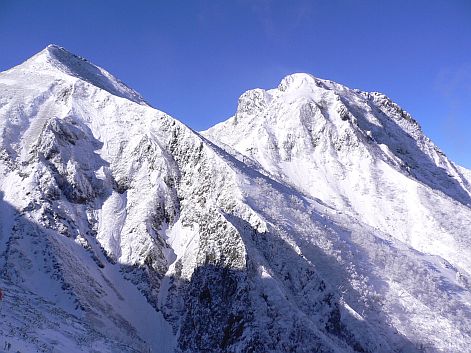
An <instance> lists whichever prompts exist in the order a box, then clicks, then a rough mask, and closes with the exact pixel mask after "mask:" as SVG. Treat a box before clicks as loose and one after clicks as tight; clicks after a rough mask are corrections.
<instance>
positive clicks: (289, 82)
mask: <svg viewBox="0 0 471 353" xmlns="http://www.w3.org/2000/svg"><path fill="white" fill-rule="evenodd" d="M319 82H320V80H319V79H317V78H315V77H314V76H312V75H310V74H306V73H302V72H300V73H294V74H291V75H288V76H285V77H284V78H283V79H282V80H281V82H280V84H279V85H278V89H279V90H280V91H286V90H288V89H292V88H295V89H296V88H299V87H301V86H303V85H315V86H318V85H319Z"/></svg>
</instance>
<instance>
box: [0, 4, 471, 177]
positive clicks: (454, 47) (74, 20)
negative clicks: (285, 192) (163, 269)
mask: <svg viewBox="0 0 471 353" xmlns="http://www.w3.org/2000/svg"><path fill="white" fill-rule="evenodd" d="M470 38H471V1H469V0H463V1H458V0H456V1H446V0H443V1H438V0H436V1H434V0H427V1H422V0H414V1H411V0H407V1H403V0H396V1H387V2H386V1H362V0H343V1H341V0H322V1H321V0H312V1H308V0H306V1H303V0H299V1H298V0H290V1H275V0H273V1H270V0H251V1H250V0H233V1H226V0H213V1H210V0H204V1H203V0H201V1H183V0H180V1H179V0H173V1H171V0H165V1H139V0H137V1H117V0H115V1H106V0H101V1H91V0H81V1H56V0H48V1H37V0H35V1H26V0H24V1H23V0H0V43H1V53H0V70H2V71H3V70H5V69H7V68H9V67H11V66H14V65H16V64H18V63H20V62H22V61H24V60H25V59H26V58H28V57H30V56H31V55H33V54H34V53H35V52H37V51H40V50H41V49H43V48H44V47H45V46H46V45H47V44H50V43H54V44H59V45H61V46H64V47H65V48H66V49H68V50H69V51H72V52H74V53H76V54H79V55H81V56H84V57H86V58H87V59H89V60H90V61H92V62H94V63H95V64H97V65H99V66H102V67H104V68H105V69H107V70H108V71H110V72H111V73H113V74H114V75H115V76H117V77H118V78H120V79H121V80H122V81H124V82H125V83H127V84H128V85H129V86H131V87H132V88H134V89H136V90H137V91H139V92H140V93H141V94H142V95H143V96H144V97H145V98H146V99H147V101H148V102H149V103H151V104H152V105H153V106H155V107H156V108H159V109H161V110H164V111H166V112H167V113H169V114H171V115H172V116H174V117H176V118H178V119H180V120H181V121H183V122H185V123H186V124H187V125H189V126H191V127H192V128H194V129H195V130H202V129H206V128H208V127H209V126H211V125H213V124H215V123H216V122H219V121H222V120H225V119H226V118H228V117H229V116H231V115H232V114H233V113H234V111H235V109H236V105H237V98H238V97H239V95H240V94H241V93H243V92H244V91H246V90H248V89H251V88H256V87H261V88H273V87H275V86H277V85H278V83H279V81H280V80H281V78H282V77H283V76H285V75H287V74H290V73H293V72H309V73H311V74H313V75H315V76H317V77H321V78H326V79H331V80H334V81H337V82H340V83H343V84H345V85H347V86H349V87H352V88H359V89H362V90H367V91H380V92H383V93H385V94H387V95H388V96H390V97H391V98H392V99H393V100H394V101H396V102H397V103H398V104H399V105H401V106H402V107H403V108H404V109H406V110H407V111H409V112H410V113H411V114H412V115H413V117H414V118H415V119H416V120H418V121H419V123H420V124H421V125H422V128H423V130H424V131H425V133H426V134H427V135H428V136H429V137H430V138H431V139H432V140H433V141H434V142H435V143H436V144H437V145H438V146H439V147H440V148H442V149H443V150H444V152H445V153H446V154H447V155H448V156H449V157H450V158H451V159H452V160H454V161H456V162H458V163H459V164H461V165H464V166H466V167H468V168H471V39H470Z"/></svg>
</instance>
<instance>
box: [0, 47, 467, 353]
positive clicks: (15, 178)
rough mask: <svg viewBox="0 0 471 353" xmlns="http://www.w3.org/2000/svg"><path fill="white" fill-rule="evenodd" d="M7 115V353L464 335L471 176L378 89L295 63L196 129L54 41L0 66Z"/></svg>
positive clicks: (0, 126) (228, 348)
mask: <svg viewBox="0 0 471 353" xmlns="http://www.w3.org/2000/svg"><path fill="white" fill-rule="evenodd" d="M0 130H1V137H0V193H1V196H2V197H1V200H0V202H1V215H0V225H1V227H0V232H1V233H0V252H1V257H0V271H1V272H0V273H1V277H0V279H1V282H0V283H1V284H0V288H2V289H3V292H4V294H5V296H4V300H3V301H2V302H1V303H0V315H1V321H0V336H1V337H2V338H3V339H4V341H5V342H8V343H9V344H11V347H12V350H14V349H17V350H21V351H35V350H41V351H46V352H47V351H53V350H54V351H64V352H90V351H93V350H95V351H100V352H107V351H108V352H149V351H150V352H172V351H176V352H287V351H291V352H423V351H425V352H440V351H442V352H458V351H466V350H467V349H468V346H469V344H470V343H471V327H470V324H469V322H470V321H471V311H470V309H471V308H470V305H471V304H470V303H471V293H470V290H471V284H470V281H471V276H470V272H471V270H470V260H469V259H470V258H471V257H470V255H471V254H470V252H471V251H470V249H471V247H470V239H471V235H470V234H469V229H471V227H470V223H471V208H470V203H471V202H470V197H471V196H470V195H471V194H470V189H471V188H470V182H471V181H470V178H469V176H470V171H468V170H466V169H464V168H461V167H458V166H455V165H454V164H453V163H452V162H451V161H449V160H448V159H447V158H446V156H445V155H444V154H443V153H442V152H440V150H439V149H438V148H437V147H436V146H434V145H433V143H432V142H431V141H430V140H429V139H427V138H426V137H425V136H424V135H423V133H422V132H421V130H420V128H419V126H418V124H417V123H416V122H415V121H414V120H413V119H412V118H411V117H410V115H409V114H407V113H406V112H404V111H403V110H402V109H401V108H399V106H397V105H396V104H395V103H393V102H391V101H390V100H389V99H388V98H387V97H385V96H384V95H381V94H377V93H364V92H360V91H358V90H350V89H348V88H346V87H344V86H342V85H339V84H336V83H333V82H330V81H325V80H320V79H317V78H314V77H312V76H310V75H307V74H295V75H291V76H288V77H286V78H285V79H283V81H282V83H281V84H280V86H279V87H278V88H277V89H273V90H268V91H265V90H253V91H248V92H247V93H245V94H244V95H242V97H241V98H240V99H239V107H238V110H237V112H236V115H235V116H234V117H232V118H230V119H229V120H228V121H227V122H224V123H221V124H218V125H216V126H215V127H213V128H211V129H210V130H208V131H206V132H204V133H202V134H199V133H196V132H194V131H193V130H191V129H190V128H188V127H186V126H185V125H184V124H182V123H180V122H178V121H177V120H175V119H173V118H172V117H170V116H168V115H167V114H165V113H163V112H160V111H158V110H156V109H154V108H152V107H150V106H149V105H148V104H146V103H145V101H144V100H143V98H141V96H140V95H139V94H138V93H136V92H135V91H133V90H132V89H130V88H128V87H127V86H126V85H124V84H123V83H122V82H120V81H119V80H117V79H116V78H114V77H113V76H112V75H110V74H109V73H107V72H106V71H105V70H103V69H101V68H99V67H97V66H95V65H93V64H92V63H90V62H88V61H86V60H85V59H83V58H80V57H78V56H75V55H73V54H71V53H69V52H67V51H66V50H65V49H63V48H60V47H57V46H49V47H47V48H46V49H44V50H43V51H42V52H40V53H39V54H37V55H35V56H34V57H32V58H31V59H29V60H28V61H26V62H25V63H23V64H21V65H19V66H17V67H15V68H13V69H10V70H8V71H5V72H3V73H1V74H0ZM0 344H3V343H2V342H0Z"/></svg>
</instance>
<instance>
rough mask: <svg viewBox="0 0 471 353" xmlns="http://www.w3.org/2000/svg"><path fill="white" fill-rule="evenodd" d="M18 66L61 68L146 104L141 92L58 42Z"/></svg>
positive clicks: (40, 69)
mask: <svg viewBox="0 0 471 353" xmlns="http://www.w3.org/2000/svg"><path fill="white" fill-rule="evenodd" d="M17 68H18V69H20V70H26V71H33V72H34V73H41V72H55V70H59V71H60V72H62V73H64V74H66V75H69V76H72V77H76V78H78V79H81V80H83V81H85V82H88V83H90V84H92V85H94V86H96V87H98V88H101V89H103V90H105V91H108V92H109V93H111V94H113V95H115V96H118V97H122V98H126V99H129V100H131V101H133V102H136V103H139V104H146V103H145V101H144V99H143V98H142V97H141V96H140V95H139V93H137V92H136V91H134V90H132V89H131V88H129V87H128V86H126V85H125V84H124V83H123V82H121V81H120V80H118V79H117V78H115V77H114V76H113V75H111V74H110V73H109V72H107V71H106V70H104V69H102V68H101V67H99V66H96V65H94V64H93V63H91V62H90V61H88V60H87V59H85V58H83V57H81V56H78V55H76V54H73V53H71V52H69V51H68V50H66V49H65V48H63V47H61V46H59V45H56V44H49V45H48V46H47V47H46V48H44V49H43V50H42V51H40V52H39V53H37V54H36V55H34V56H33V57H31V58H30V59H29V60H27V61H26V62H24V63H23V64H21V65H20V66H18V67H17Z"/></svg>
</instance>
